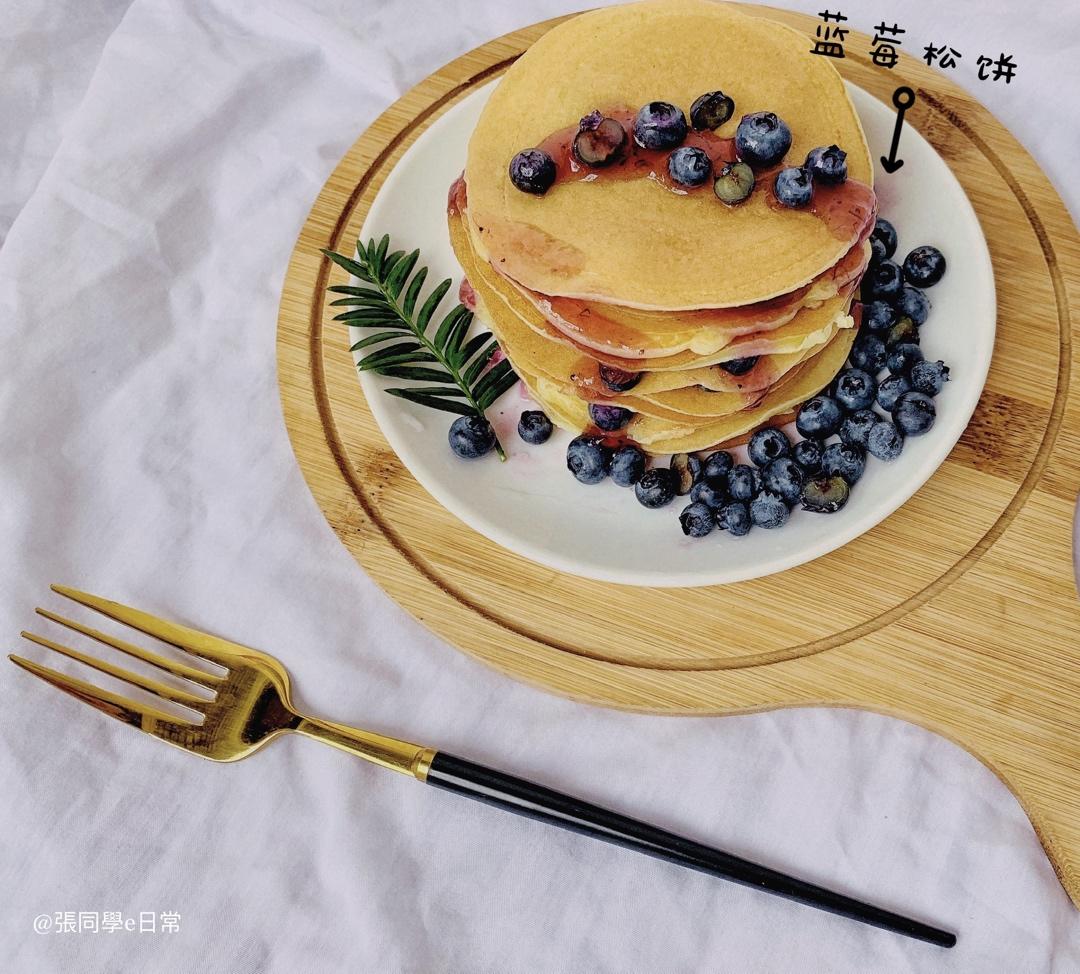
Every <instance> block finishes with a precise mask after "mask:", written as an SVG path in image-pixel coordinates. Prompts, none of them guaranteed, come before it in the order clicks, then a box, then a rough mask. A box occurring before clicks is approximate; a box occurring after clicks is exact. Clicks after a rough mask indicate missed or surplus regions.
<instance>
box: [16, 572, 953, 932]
mask: <svg viewBox="0 0 1080 974" xmlns="http://www.w3.org/2000/svg"><path fill="white" fill-rule="evenodd" d="M52 589H53V591H54V592H56V593H58V594H59V595H63V596H65V597H66V598H69V599H72V600H73V601H75V602H79V603H81V604H82V605H85V606H87V607H89V608H91V609H95V610H96V611H98V612H100V613H102V614H103V615H106V616H108V617H109V618H110V619H114V620H116V621H117V622H120V623H123V624H124V625H127V626H130V627H131V628H133V629H136V630H138V631H139V632H142V633H145V634H146V635H148V636H152V637H155V638H156V639H159V640H161V641H163V642H165V643H168V644H170V645H172V646H174V647H176V648H177V649H179V650H181V651H182V652H184V653H187V654H189V655H190V657H193V658H191V659H190V660H189V661H186V662H182V661H180V660H177V659H172V658H169V657H165V656H161V655H159V654H158V653H153V652H150V651H148V650H146V649H143V648H142V647H140V646H136V645H134V644H133V643H130V642H127V641H126V640H123V639H117V638H116V637H115V636H111V635H108V634H107V633H103V632H100V631H98V630H97V629H92V628H90V627H89V626H86V625H83V624H82V623H80V622H76V621H75V620H73V619H67V618H65V617H64V616H61V615H58V614H57V613H55V612H51V611H49V610H47V609H41V608H39V609H37V612H38V614H39V615H41V616H44V617H45V618H46V619H49V620H50V621H52V622H55V623H57V624H59V625H61V626H65V627H66V628H68V629H71V630H73V631H75V632H78V633H81V634H82V635H84V636H88V637H89V638H91V639H94V640H97V641H98V642H100V643H104V644H105V645H107V646H111V647H112V648H113V649H116V650H119V651H120V652H121V653H126V654H127V655H128V656H132V657H135V658H136V659H140V660H142V661H143V662H146V663H149V664H151V665H152V666H155V667H157V668H158V669H160V670H163V671H165V672H166V673H169V674H171V675H172V676H174V677H178V678H179V679H181V680H184V681H187V682H189V683H192V684H195V685H197V686H199V687H202V688H203V689H204V690H205V691H210V694H211V695H210V696H208V695H206V694H205V693H202V694H200V693H193V692H192V691H191V690H186V689H178V688H176V687H171V686H168V685H166V684H164V683H161V682H159V681H158V680H154V679H150V678H148V677H145V676H142V675H141V674H139V673H134V672H132V671H130V670H126V669H124V668H123V667H120V666H116V665H115V664H113V663H109V662H106V661H105V660H101V659H97V658H96V657H94V656H90V655H88V654H86V653H83V652H80V651H78V650H75V649H71V648H70V647H68V646H65V645H63V644H61V643H58V642H55V641H54V640H52V639H46V638H45V637H43V636H38V635H35V634H33V633H29V632H23V633H22V635H23V636H24V637H25V638H26V639H29V640H30V641H31V642H34V643H37V644H38V645H39V646H44V647H45V648H46V649H50V650H53V651H55V652H57V653H60V654H62V655H64V656H67V657H69V658H71V659H73V660H76V661H77V662H79V663H83V664H85V665H86V666H89V667H92V668H93V669H95V670H98V671H99V672H101V673H105V674H107V675H108V676H111V677H114V678H115V679H117V680H121V681H123V682H125V683H129V684H131V685H132V686H136V687H139V688H141V689H142V690H145V691H147V692H148V693H151V694H154V695H156V696H158V697H160V698H161V699H163V700H168V701H170V702H171V703H173V704H176V705H178V706H179V707H182V708H184V709H185V710H187V711H188V712H189V713H190V714H191V715H192V716H191V718H190V719H189V718H185V717H177V716H173V715H171V714H168V713H166V712H165V711H163V710H159V709H158V708H156V707H154V706H150V705H148V704H145V703H142V702H137V701H135V700H131V699H128V698H126V697H122V696H120V695H119V694H115V693H111V692H109V691H108V690H103V689H101V688H100V687H97V686H94V685H93V684H91V683H87V682H85V681H83V680H79V679H76V678H75V677H71V676H68V675H67V674H64V673H60V672H58V671H57V670H53V669H49V667H47V666H42V665H40V664H39V663H35V662H33V661H31V660H28V659H24V658H22V657H20V656H10V657H9V659H11V661H12V662H14V663H16V664H17V665H19V666H21V667H22V668H23V669H25V670H28V671H29V672H31V673H33V674H34V675H35V676H38V677H40V678H41V679H43V680H45V681H46V682H48V683H51V684H52V685H53V686H55V687H58V688H59V689H61V690H63V691H64V692H65V693H69V694H71V695H72V696H73V697H77V698H78V699H79V700H82V701H84V702H85V703H88V704H90V706H91V707H94V708H96V709H97V710H100V711H101V712H102V713H105V714H108V715H109V716H110V717H115V718H116V719H117V720H122V721H124V722H125V723H127V724H131V725H132V726H133V727H137V728H139V730H142V731H145V732H146V733H147V734H150V735H152V736H153V737H157V738H160V739H161V740H163V741H165V742H167V743H169V744H172V745H174V746H176V747H179V748H183V749H184V750H185V751H190V752H191V753H193V754H198V755H201V756H202V757H205V758H210V759H211V760H213V761H236V760H238V759H239V758H243V757H246V756H247V755H249V754H251V753H252V751H255V750H258V748H260V747H262V745H263V744H265V743H266V742H267V741H270V740H272V739H273V738H275V737H277V736H278V735H279V734H283V733H286V732H289V731H295V732H297V733H300V734H304V735H305V736H307V737H313V738H315V739H316V740H320V741H323V742H325V743H327V744H332V745H333V746H334V747H338V748H341V749H342V750H344V751H348V752H350V753H351V754H355V755H357V756H358V757H361V758H363V759H364V760H366V761H370V762H372V763H374V764H377V765H380V766H382V767H384V768H391V769H392V770H394V771H399V772H401V773H403V774H408V775H412V776H413V777H414V778H416V779H418V780H419V781H424V782H427V783H428V784H431V785H436V786H438V787H440V788H443V789H446V790H448V791H454V792H457V793H458V794H462V795H466V796H468V797H470V798H475V799H478V800H479V801H483V802H486V803H488V804H491V805H496V806H498V807H500V808H503V809H506V810H508V811H512V812H516V813H518V814H520V815H525V816H527V817H529V818H534V819H539V820H540V821H544V822H547V823H549V824H552V825H557V826H560V827H561V828H565V829H570V830H572V831H575V832H579V833H582V834H585V835H589V836H592V837H594V838H599V839H603V840H605V841H607V842H612V843H615V844H617V845H622V846H625V847H627V848H630V849H634V850H636V851H638V852H643V853H645V854H647V855H650V856H654V857H656V858H659V859H664V860H666V861H668V862H672V863H675V864H677V865H680V866H686V867H688V868H690V869H695V870H697V871H699V872H704V873H709V874H710V875H713V876H719V877H721V878H723V879H729V880H733V881H734V882H738V883H742V884H744V885H748V886H754V887H757V888H758V889H763V890H765V891H767V892H770V893H775V894H777V895H780V896H784V897H787V898H788V899H792V900H796V901H798V902H801V903H805V904H807V905H809V906H814V907H817V908H818V909H823V910H827V911H829V912H830V913H836V914H839V915H841V916H845V917H849V918H851V919H853V920H859V921H861V922H863V923H868V924H871V925H873V926H877V927H882V928H884V929H886V930H891V931H893V932H895V933H900V934H904V935H906V936H909V937H914V938H915V939H917V940H924V941H927V942H928V943H932V944H936V945H938V946H940V947H951V946H953V944H955V943H956V936H955V935H954V934H952V933H948V932H946V931H944V930H941V929H938V928H936V927H932V926H929V925H928V924H925V923H921V922H919V921H917V920H912V919H909V918H907V917H904V916H900V915H899V914H896V913H892V912H890V911H888V910H883V909H881V908H879V907H875V906H870V905H869V904H866V903H863V902H860V901H859V900H856V899H853V898H851V897H849V896H845V895H843V894H841V893H835V892H832V891H830V890H827V889H824V888H823V887H820V886H815V885H813V884H811V883H807V882H804V881H803V880H799V879H795V878H793V877H791V876H787V875H785V874H783V873H780V872H777V871H776V870H773V869H769V868H767V867H765V866H760V865H757V864H756V863H753V862H749V861H747V860H745V859H741V858H739V857H737V856H733V855H731V854H729V853H726V852H721V851H720V850H718V849H714V848H711V847H710V846H706V845H702V844H700V843H698V842H693V841H691V840H690V839H685V838H683V837H681V836H678V835H675V834H674V833H672V832H667V831H665V830H663V829H659V828H656V827H655V826H651V825H647V824H645V823H644V822H639V821H637V820H635V819H632V818H628V817H626V816H624V815H620V814H618V813H616V812H611V811H608V810H606V809H603V808H600V807H598V806H596V805H591V804H589V803H588V802H584V801H582V800H580V799H577V798H572V797H570V796H568V795H563V794H560V793H559V792H557V791H552V790H551V789H549V788H544V787H542V786H540V785H537V784H533V783H532V782H529V781H525V780H523V779H521V778H515V777H513V776H511V775H508V774H505V773H503V772H501V771H495V770H493V769H491V768H486V767H484V766H482V765H479V764H474V763H473V762H471V761H467V760H465V759H463V758H458V757H454V756H453V755H451V754H447V753H446V752H444V751H437V750H435V749H434V748H431V747H425V746H423V745H420V744H410V743H409V742H407V741H401V740H397V739H395V738H392V737H386V736H384V735H382V734H376V733H373V732H372V731H366V730H359V729H357V728H355V727H347V726H345V725H344V724H336V723H333V722H331V721H327V720H321V719H318V718H315V717H307V716H304V715H302V714H300V713H299V712H298V711H297V710H296V708H295V707H294V706H293V704H292V702H291V700H290V696H289V675H288V673H287V672H286V670H285V668H284V667H283V666H282V665H281V664H280V663H279V662H278V661H277V660H276V659H274V658H273V657H272V656H268V655H267V654H266V653H261V652H259V651H258V650H255V649H250V648H249V647H247V646H241V645H239V644H238V643H232V642H228V641H227V640H224V639H219V638H218V637H216V636H211V635H208V634H207V633H204V632H199V631H198V630H196V629H190V628H188V627H187V626H181V625H177V624H176V623H172V622H167V621H165V620H164V619H159V618H157V617H156V616H152V615H150V614H149V613H147V612H141V611H140V610H138V609H133V608H130V607H128V606H125V605H121V604H119V603H118V602H110V601H109V600H107V599H102V598H99V597H97V596H95V595H89V594H87V593H86V592H80V591H78V590H77V589H73V588H67V587H66V586H62V585H54V586H52ZM200 660H201V661H206V662H209V663H211V664H213V665H215V666H216V667H219V668H220V669H221V670H223V672H222V673H215V672H212V671H211V670H209V669H206V668H205V667H203V666H200V665H197V664H198V662H199V661H200Z"/></svg>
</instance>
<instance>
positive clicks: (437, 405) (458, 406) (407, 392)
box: [386, 389, 476, 416]
mask: <svg viewBox="0 0 1080 974" xmlns="http://www.w3.org/2000/svg"><path fill="white" fill-rule="evenodd" d="M386 391H387V392H388V393H390V395H391V396H399V397H400V398H402V399H408V400H409V402H415V403H419V404H420V405H421V406H430V407H431V408H432V409H441V410H442V411H443V412H444V413H457V414H458V415H459V416H475V415H476V410H475V409H473V408H472V406H470V405H468V403H464V402H455V401H454V400H453V399H443V398H442V397H440V396H433V395H429V394H428V393H426V392H415V391H414V390H412V389H387V390H386Z"/></svg>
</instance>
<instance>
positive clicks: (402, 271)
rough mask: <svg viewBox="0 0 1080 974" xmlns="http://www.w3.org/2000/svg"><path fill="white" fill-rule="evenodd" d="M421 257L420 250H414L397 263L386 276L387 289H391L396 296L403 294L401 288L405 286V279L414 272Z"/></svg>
mask: <svg viewBox="0 0 1080 974" xmlns="http://www.w3.org/2000/svg"><path fill="white" fill-rule="evenodd" d="M419 259H420V251H419V250H414V251H413V252H412V253H411V254H409V255H408V256H406V257H402V258H401V260H399V261H398V262H397V263H396V264H394V269H393V270H392V271H391V272H390V273H389V274H387V276H386V290H387V291H389V292H390V293H391V294H392V295H393V296H394V297H395V298H397V297H399V296H400V295H401V289H402V288H403V287H404V286H405V281H406V280H407V279H408V277H409V275H410V274H411V273H412V269H413V268H414V267H415V266H416V262H417V261H418V260H419Z"/></svg>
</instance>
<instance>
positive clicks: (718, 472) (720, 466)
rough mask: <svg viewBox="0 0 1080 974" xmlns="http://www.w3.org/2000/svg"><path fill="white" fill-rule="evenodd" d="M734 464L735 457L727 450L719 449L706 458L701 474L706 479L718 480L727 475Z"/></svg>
mask: <svg viewBox="0 0 1080 974" xmlns="http://www.w3.org/2000/svg"><path fill="white" fill-rule="evenodd" d="M734 466H735V458H734V457H733V456H732V455H731V454H730V453H728V452H727V450H717V451H716V452H715V453H710V454H709V455H708V456H707V457H706V458H705V463H704V464H703V465H702V468H701V476H702V477H703V478H704V479H705V480H717V479H719V478H721V477H726V476H727V475H728V473H729V472H730V470H731V468H732V467H734Z"/></svg>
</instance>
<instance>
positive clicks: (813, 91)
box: [465, 0, 873, 310]
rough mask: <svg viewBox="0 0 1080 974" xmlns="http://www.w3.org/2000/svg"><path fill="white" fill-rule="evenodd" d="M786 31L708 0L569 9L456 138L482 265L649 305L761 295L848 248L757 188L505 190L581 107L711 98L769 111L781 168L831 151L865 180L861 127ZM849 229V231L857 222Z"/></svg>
mask: <svg viewBox="0 0 1080 974" xmlns="http://www.w3.org/2000/svg"><path fill="white" fill-rule="evenodd" d="M809 47H810V42H809V41H808V39H807V38H806V37H805V36H803V35H802V34H799V33H797V32H795V31H794V30H791V29H790V28H788V27H786V26H784V25H782V24H778V23H775V22H773V21H769V20H765V19H762V18H759V17H750V16H747V15H746V14H742V13H740V12H739V11H737V10H736V9H734V8H732V7H728V6H726V5H725V4H721V3H712V2H709V0H659V2H657V0H649V2H644V3H635V4H630V5H627V6H619V7H610V8H606V9H603V10H597V11H593V12H590V13H586V14H582V15H580V16H578V17H575V18H573V19H572V20H569V21H567V22H566V23H564V24H561V25H560V26H558V27H556V28H555V29H553V30H551V31H549V32H548V33H547V34H546V35H544V36H543V37H542V38H541V39H540V40H538V41H537V42H536V43H535V44H533V45H532V47H530V48H529V50H528V51H526V52H525V54H523V55H522V56H521V57H520V58H519V59H518V60H517V61H516V62H515V63H514V64H513V66H512V67H511V68H510V69H509V71H507V73H506V75H505V77H504V78H503V79H502V81H501V82H500V83H499V85H498V87H497V88H496V89H495V91H494V92H493V93H492V95H491V98H490V99H489V101H488V103H487V105H486V106H485V108H484V110H483V112H482V114H481V116H480V120H479V122H478V123H477V126H476V129H475V131H474V132H473V135H472V138H471V139H470V141H469V148H468V157H467V162H466V167H465V180H466V183H467V185H468V197H469V219H470V222H471V224H472V228H473V229H474V230H475V231H476V235H477V239H476V243H477V244H478V248H479V249H480V251H481V253H482V255H483V256H485V257H487V258H489V259H491V260H493V261H495V262H497V263H498V265H499V267H500V269H501V270H502V271H504V272H505V273H507V274H508V275H509V276H511V277H512V278H514V279H515V280H516V281H518V282H519V283H521V284H522V285H524V286H525V287H528V288H530V289H532V290H534V291H538V292H540V293H542V294H548V295H560V296H566V297H576V298H583V299H592V300H599V301H608V302H613V303H617V304H625V305H629V306H632V307H638V308H648V309H655V310H685V309H694V308H722V307H733V306H736V305H742V304H749V303H751V302H756V301H765V300H768V299H770V298H773V297H776V296H777V295H780V294H785V293H787V292H789V291H793V290H795V289H796V288H798V287H801V286H802V285H804V284H806V283H808V282H809V281H811V280H812V279H813V278H814V277H816V276H817V275H819V274H821V273H823V272H824V271H826V270H827V269H828V268H830V267H832V266H833V265H834V264H835V263H836V262H837V261H839V260H840V259H841V258H842V257H843V255H844V254H845V253H846V252H847V251H848V250H850V249H851V247H852V245H853V244H854V243H855V240H856V238H857V233H855V234H852V235H850V236H845V237H843V238H840V237H837V236H836V235H834V233H833V232H832V231H831V230H830V229H829V227H828V226H827V225H826V224H825V223H824V222H823V221H822V220H820V219H818V218H817V217H815V216H814V215H813V214H811V213H810V212H807V211H798V210H784V211H783V212H781V211H779V210H777V209H773V208H770V207H769V205H768V204H767V202H766V199H765V196H766V194H765V192H764V187H763V186H760V185H759V186H758V188H757V189H756V190H755V192H754V193H753V195H752V196H751V197H750V198H749V199H748V200H747V201H746V202H745V203H743V204H742V205H740V206H736V207H730V208H729V207H726V206H725V205H724V204H722V203H720V202H719V201H718V200H717V199H716V198H715V196H713V194H712V193H711V192H710V191H709V189H708V188H705V189H703V190H700V191H695V192H693V193H690V194H688V195H678V194H676V193H672V192H670V191H668V190H667V189H665V188H663V187H662V186H660V185H659V184H657V183H656V182H655V181H653V180H651V179H647V178H640V179H625V180H617V179H611V180H605V179H604V178H603V177H601V178H599V179H596V180H595V181H591V182H590V181H581V180H577V181H575V180H566V181H560V182H558V183H556V185H555V186H553V187H552V188H551V189H550V190H548V192H547V193H546V194H545V195H544V196H533V195H530V194H528V193H523V192H521V191H520V190H518V189H516V188H515V187H514V186H513V184H512V183H511V182H510V179H509V174H508V166H509V163H510V160H511V159H512V158H513V156H514V154H515V153H517V152H518V151H520V150H521V149H524V148H529V147H531V146H534V145H536V144H537V143H539V142H542V141H543V140H544V139H545V138H546V137H547V136H549V135H550V134H551V133H552V132H555V131H557V130H559V129H563V128H565V127H566V126H568V125H573V124H575V123H576V122H577V120H578V118H580V117H581V116H583V115H586V114H588V113H589V112H590V111H592V110H593V109H595V108H600V109H601V110H612V109H614V108H616V107H624V106H631V107H634V108H637V107H640V106H641V105H644V104H646V103H647V102H650V101H655V100H665V101H671V102H673V103H674V104H676V105H678V106H679V107H681V108H682V109H683V111H684V112H687V113H689V108H690V104H691V102H692V101H693V100H694V99H695V98H696V97H697V96H698V95H700V94H702V93H704V92H706V91H711V90H715V89H717V88H719V89H722V90H723V91H724V92H725V93H726V94H728V95H730V96H731V97H732V98H733V99H734V100H735V114H734V116H733V117H732V118H731V119H730V120H729V121H728V122H727V123H726V124H725V125H724V126H723V127H722V128H721V129H720V130H719V134H720V135H722V136H728V135H734V132H735V128H736V126H737V124H738V120H739V119H740V118H741V117H742V116H743V115H746V114H749V113H751V112H757V111H771V112H775V113H776V114H777V115H779V116H780V117H781V118H782V119H784V120H785V121H786V122H787V124H788V125H789V126H790V128H791V131H792V137H793V138H792V146H791V149H790V150H789V152H788V154H787V156H786V157H785V162H786V163H787V164H796V165H797V164H801V162H802V161H803V159H804V158H805V156H806V153H807V152H808V151H809V150H810V149H812V148H813V147H815V146H819V145H830V144H832V143H836V144H837V145H839V146H840V147H841V148H843V149H844V150H845V151H846V152H847V154H848V172H849V176H850V178H852V179H856V180H860V181H862V182H864V183H868V184H869V183H870V182H871V181H872V178H873V177H872V167H871V162H870V154H869V151H868V149H867V146H866V140H865V137H864V135H863V132H862V126H861V125H860V123H859V119H858V117H857V115H856V114H855V110H854V108H853V106H852V104H851V101H850V99H849V98H848V96H847V92H846V91H845V89H844V84H843V81H842V80H841V78H840V76H839V74H837V72H836V69H835V68H834V67H833V66H832V64H830V63H829V59H828V58H821V57H815V56H813V55H811V54H810V53H809ZM860 229H861V228H860Z"/></svg>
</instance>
